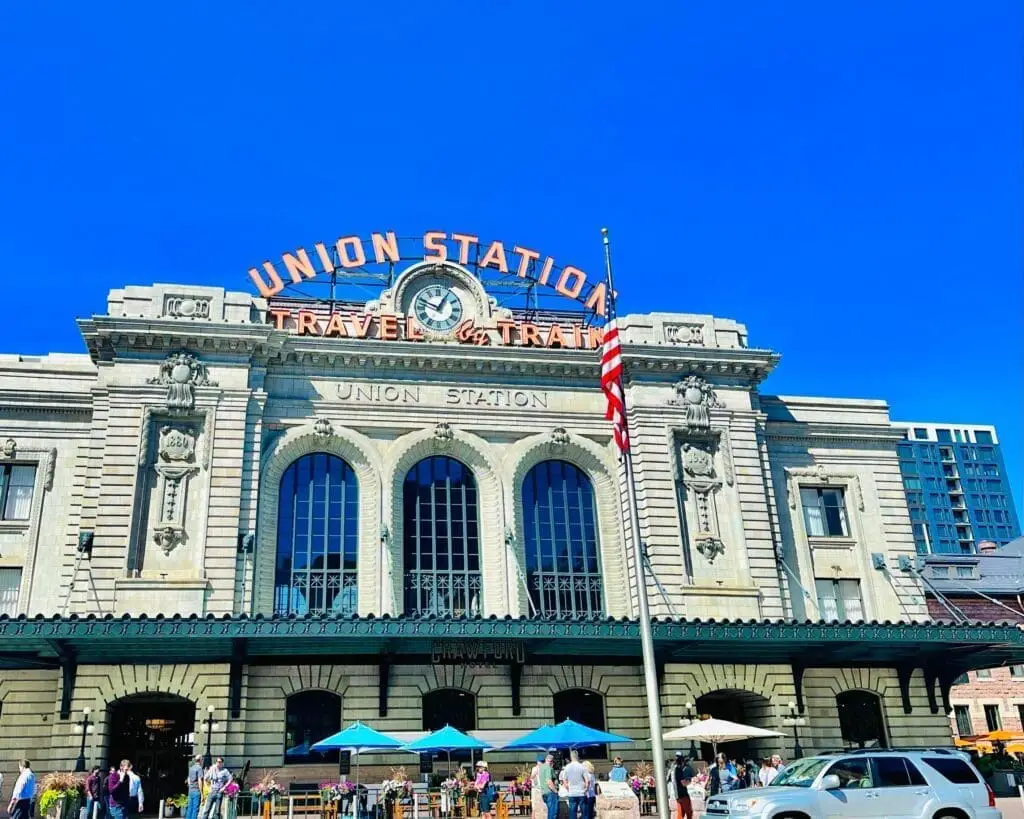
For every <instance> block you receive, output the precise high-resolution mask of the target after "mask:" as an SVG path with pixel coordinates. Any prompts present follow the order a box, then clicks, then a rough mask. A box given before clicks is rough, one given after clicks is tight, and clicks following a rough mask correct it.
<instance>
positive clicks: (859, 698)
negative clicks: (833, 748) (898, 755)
mask: <svg viewBox="0 0 1024 819" xmlns="http://www.w3.org/2000/svg"><path fill="white" fill-rule="evenodd" d="M836 707H837V708H838V709H839V729H840V731H841V732H842V736H843V746H844V747H846V748H888V747H889V741H888V739H887V738H886V731H885V716H884V715H883V713H882V699H881V697H879V696H878V695H877V694H874V693H872V692H871V691H844V692H843V693H841V694H838V695H836Z"/></svg>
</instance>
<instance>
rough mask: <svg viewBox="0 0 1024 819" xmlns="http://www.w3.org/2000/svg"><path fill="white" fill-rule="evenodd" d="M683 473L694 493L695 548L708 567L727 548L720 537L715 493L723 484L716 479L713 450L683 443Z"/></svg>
mask: <svg viewBox="0 0 1024 819" xmlns="http://www.w3.org/2000/svg"><path fill="white" fill-rule="evenodd" d="M682 451H683V472H684V479H685V482H686V486H687V487H688V488H689V489H690V490H691V491H692V492H693V496H694V504H695V506H696V513H697V520H696V523H697V526H696V531H695V532H694V535H693V540H694V545H695V546H696V549H697V551H698V552H700V553H701V554H702V555H704V558H705V559H706V560H707V561H708V563H714V562H715V558H717V557H720V556H721V555H723V554H725V544H724V543H722V539H721V538H720V537H719V534H718V511H717V508H716V505H715V492H716V491H717V490H718V489H719V488H720V487H721V485H722V482H721V481H720V480H718V478H717V477H716V475H715V458H714V454H713V453H712V452H711V450H710V448H708V447H707V445H705V444H701V443H684V444H683V446H682Z"/></svg>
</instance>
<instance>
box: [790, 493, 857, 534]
mask: <svg viewBox="0 0 1024 819" xmlns="http://www.w3.org/2000/svg"><path fill="white" fill-rule="evenodd" d="M800 503H801V505H802V506H803V508H804V525H805V526H806V527H807V534H808V536H810V537H849V536H850V527H849V525H848V524H847V521H846V503H845V499H844V497H843V490H842V489H832V488H830V487H804V488H802V489H801V490H800Z"/></svg>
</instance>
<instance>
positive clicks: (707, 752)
mask: <svg viewBox="0 0 1024 819" xmlns="http://www.w3.org/2000/svg"><path fill="white" fill-rule="evenodd" d="M696 705H697V714H698V715H699V716H700V717H701V718H703V717H714V718H715V719H725V720H729V722H738V723H740V724H741V725H753V726H754V727H755V728H767V729H768V730H777V729H776V726H775V725H773V724H772V723H773V720H772V713H773V712H772V704H771V701H770V700H768V699H766V698H765V697H762V696H761V695H760V694H755V693H754V692H753V691H744V690H742V689H728V690H726V689H722V690H719V691H712V692H710V693H708V694H705V695H704V696H703V697H700V698H699V699H698V700H697V703H696ZM781 741H782V737H778V738H771V739H760V740H756V739H749V740H741V741H739V742H723V743H720V744H719V746H718V751H719V753H724V754H725V755H726V756H728V757H729V758H730V759H743V760H746V759H760V758H762V757H765V756H771V755H772V754H774V753H780V752H781V746H780V743H781ZM680 750H682V751H684V752H685V751H686V750H687V749H686V748H681V749H680ZM700 757H701V759H704V760H705V761H707V762H712V761H713V760H714V749H713V748H712V746H711V743H710V742H702V743H701V746H700Z"/></svg>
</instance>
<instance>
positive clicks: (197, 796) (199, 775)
mask: <svg viewBox="0 0 1024 819" xmlns="http://www.w3.org/2000/svg"><path fill="white" fill-rule="evenodd" d="M185 784H187V785H188V804H187V806H186V807H185V819H199V804H200V803H201V802H202V801H203V755H202V754H196V755H195V756H194V757H192V764H191V765H189V767H188V779H186V780H185Z"/></svg>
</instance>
